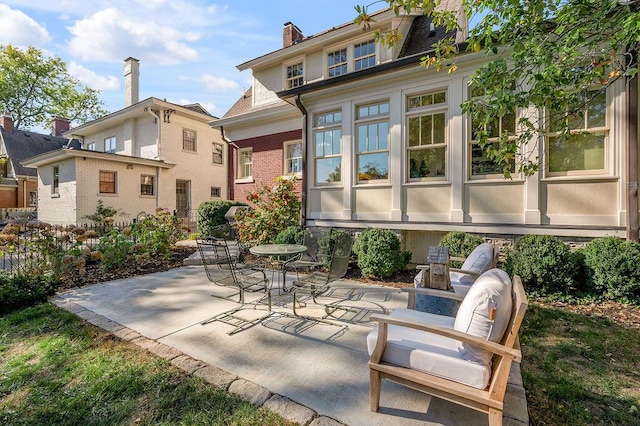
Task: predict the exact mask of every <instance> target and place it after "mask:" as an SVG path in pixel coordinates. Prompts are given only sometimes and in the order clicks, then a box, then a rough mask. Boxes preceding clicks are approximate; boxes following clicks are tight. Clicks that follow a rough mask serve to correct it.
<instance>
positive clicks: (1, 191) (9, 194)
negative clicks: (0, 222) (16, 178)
mask: <svg viewBox="0 0 640 426" xmlns="http://www.w3.org/2000/svg"><path fill="white" fill-rule="evenodd" d="M17 193H18V190H17V188H16V187H8V188H7V187H4V188H0V207H16V206H17V204H16V197H17Z"/></svg>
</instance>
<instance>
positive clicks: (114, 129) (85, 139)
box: [23, 58, 228, 223]
mask: <svg viewBox="0 0 640 426" xmlns="http://www.w3.org/2000/svg"><path fill="white" fill-rule="evenodd" d="M138 76H139V62H138V60H137V59H134V58H128V59H127V60H126V61H125V108H123V109H121V110H119V111H116V112H114V113H111V114H109V115H106V116H104V117H101V118H99V119H97V120H93V121H91V122H89V123H86V124H83V125H80V126H77V127H74V128H72V129H70V130H68V131H67V132H65V133H64V136H65V137H67V138H68V139H72V140H73V141H74V142H73V143H70V144H69V146H68V147H67V148H64V149H60V150H57V151H53V152H50V153H47V154H43V155H39V156H36V157H33V158H30V159H28V160H26V161H24V162H23V165H25V166H28V167H36V168H37V169H38V179H39V184H38V187H39V189H38V194H39V195H38V197H39V200H38V217H39V219H41V220H43V221H45V222H49V223H82V222H86V221H87V219H86V218H85V217H86V216H87V215H90V214H93V213H94V212H95V210H96V207H97V203H98V200H102V202H103V204H104V205H105V206H109V207H113V208H116V209H119V210H120V211H122V213H123V215H124V220H131V219H133V218H136V217H137V216H139V215H141V214H144V213H147V214H148V213H153V212H154V211H155V209H156V208H166V209H168V210H169V211H172V212H174V213H175V214H176V215H178V216H180V217H187V216H190V215H192V212H193V211H195V210H196V209H197V207H198V206H199V205H200V203H202V202H204V201H209V200H220V199H226V198H227V193H228V188H227V161H226V158H227V146H226V144H225V143H224V142H223V141H222V137H221V134H220V131H219V130H217V129H213V128H211V127H210V126H209V124H208V123H209V122H211V121H212V120H214V119H215V117H213V116H211V115H210V114H209V113H208V112H207V111H206V110H204V109H203V108H202V107H201V106H200V105H198V104H193V105H177V104H174V103H171V102H167V101H164V100H161V99H157V98H153V97H152V98H148V99H145V100H142V101H138V84H139V82H138Z"/></svg>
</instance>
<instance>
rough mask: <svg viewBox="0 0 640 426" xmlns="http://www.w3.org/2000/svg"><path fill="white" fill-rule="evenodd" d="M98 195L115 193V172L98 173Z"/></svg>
mask: <svg viewBox="0 0 640 426" xmlns="http://www.w3.org/2000/svg"><path fill="white" fill-rule="evenodd" d="M100 193H101V194H115V193H116V172H103V171H101V172H100Z"/></svg>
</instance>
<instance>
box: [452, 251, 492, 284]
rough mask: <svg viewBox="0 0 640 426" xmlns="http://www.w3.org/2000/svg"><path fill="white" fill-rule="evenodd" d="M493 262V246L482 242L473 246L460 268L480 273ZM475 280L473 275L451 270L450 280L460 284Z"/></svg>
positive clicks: (471, 282)
mask: <svg viewBox="0 0 640 426" xmlns="http://www.w3.org/2000/svg"><path fill="white" fill-rule="evenodd" d="M492 262H493V246H492V245H491V244H489V243H482V244H480V245H479V246H478V247H476V248H474V249H473V251H472V252H471V253H470V254H469V257H467V258H466V259H465V261H464V263H463V264H462V267H461V268H460V269H464V270H465V271H472V272H476V273H478V274H482V273H483V272H485V271H487V270H488V269H489V268H490V267H491V263H492ZM475 280H476V277H474V276H473V275H468V274H463V273H460V272H451V281H457V282H459V283H461V284H468V285H471V284H473V282H474V281H475Z"/></svg>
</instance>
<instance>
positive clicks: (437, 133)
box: [433, 113, 445, 143]
mask: <svg viewBox="0 0 640 426" xmlns="http://www.w3.org/2000/svg"><path fill="white" fill-rule="evenodd" d="M444 126H445V124H444V113H443V114H436V115H434V116H433V143H444V141H445V138H444Z"/></svg>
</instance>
